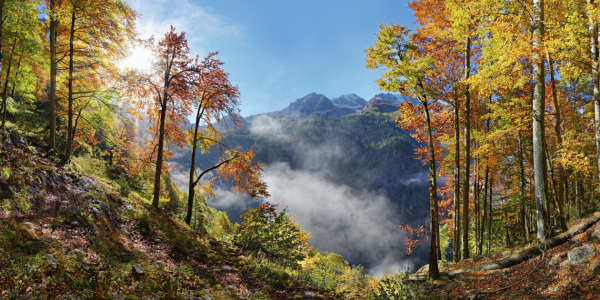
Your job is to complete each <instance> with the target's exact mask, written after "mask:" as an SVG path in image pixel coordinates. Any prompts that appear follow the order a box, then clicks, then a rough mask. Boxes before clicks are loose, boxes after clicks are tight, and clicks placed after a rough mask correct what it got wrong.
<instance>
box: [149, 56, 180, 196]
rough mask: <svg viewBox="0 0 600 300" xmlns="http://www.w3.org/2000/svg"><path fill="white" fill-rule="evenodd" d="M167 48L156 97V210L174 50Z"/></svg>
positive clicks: (154, 193) (154, 192)
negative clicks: (158, 106)
mask: <svg viewBox="0 0 600 300" xmlns="http://www.w3.org/2000/svg"><path fill="white" fill-rule="evenodd" d="M169 48H170V46H169V47H167V53H166V54H165V74H164V80H163V82H164V84H163V88H164V90H163V95H162V98H161V95H160V93H159V94H158V95H156V97H157V98H158V99H157V100H158V102H159V104H160V107H161V109H160V121H159V122H160V124H159V129H158V150H157V154H156V155H157V157H156V171H155V173H154V191H153V198H152V206H154V207H155V208H158V202H159V199H160V179H161V174H162V165H163V152H164V144H165V122H166V118H167V109H168V107H169V106H168V101H169V97H170V96H169V88H170V77H171V67H172V66H173V61H174V60H175V56H176V55H177V53H175V50H174V49H173V53H170V52H169Z"/></svg>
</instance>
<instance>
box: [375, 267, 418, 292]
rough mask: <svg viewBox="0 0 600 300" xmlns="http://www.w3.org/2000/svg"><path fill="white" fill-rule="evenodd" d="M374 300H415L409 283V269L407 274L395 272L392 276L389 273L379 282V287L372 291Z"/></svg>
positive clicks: (379, 279)
mask: <svg viewBox="0 0 600 300" xmlns="http://www.w3.org/2000/svg"><path fill="white" fill-rule="evenodd" d="M371 297H372V299H374V300H389V299H395V300H400V299H403V300H404V299H415V296H414V294H413V292H412V290H411V286H410V282H409V281H408V267H407V270H406V272H397V271H394V273H392V274H391V275H390V274H388V273H387V272H386V273H385V274H384V275H383V276H382V277H381V278H378V280H377V287H375V288H374V289H372V290H371Z"/></svg>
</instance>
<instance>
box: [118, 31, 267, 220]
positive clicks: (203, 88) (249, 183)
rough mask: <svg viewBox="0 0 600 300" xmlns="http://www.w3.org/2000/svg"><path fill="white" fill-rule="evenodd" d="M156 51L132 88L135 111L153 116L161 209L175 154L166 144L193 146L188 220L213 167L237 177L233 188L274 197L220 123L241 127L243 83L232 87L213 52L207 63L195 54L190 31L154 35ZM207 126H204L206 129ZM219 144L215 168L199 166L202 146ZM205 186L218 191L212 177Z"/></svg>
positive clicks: (149, 146)
mask: <svg viewBox="0 0 600 300" xmlns="http://www.w3.org/2000/svg"><path fill="white" fill-rule="evenodd" d="M146 44H147V45H148V47H150V49H151V50H152V51H153V52H154V55H155V66H154V70H151V71H150V72H149V73H139V71H138V73H137V74H135V73H131V74H129V75H128V77H129V78H130V82H129V87H130V88H131V89H130V91H131V92H132V93H133V94H132V95H131V96H132V97H131V103H132V105H133V107H134V108H136V109H135V110H131V112H132V113H133V114H134V116H135V117H136V118H138V119H141V118H143V117H142V115H141V114H140V111H144V112H145V114H146V115H147V116H148V117H149V120H150V127H149V130H150V134H151V135H152V138H151V140H149V141H147V149H149V150H150V153H147V155H146V156H147V158H146V159H147V160H148V161H151V162H154V163H155V164H156V167H155V172H154V173H155V175H154V191H153V199H152V205H153V206H154V207H156V208H158V205H159V199H160V191H161V188H160V185H161V174H162V171H163V168H164V167H165V166H166V161H167V160H168V159H169V157H170V156H171V153H170V152H169V151H168V148H167V147H165V145H173V146H177V147H179V148H181V149H183V148H185V147H186V146H187V145H188V144H191V146H192V163H191V167H190V174H189V179H190V181H189V198H188V212H187V215H186V222H188V223H189V222H190V221H191V213H192V210H193V201H194V194H195V189H196V188H197V187H198V184H199V183H200V180H201V178H202V177H203V176H204V175H205V174H207V173H208V172H210V171H213V170H215V171H217V173H218V174H219V175H220V176H222V177H223V178H224V179H225V180H232V182H233V187H234V188H235V189H238V190H239V191H243V192H247V193H248V194H249V195H251V196H254V197H260V196H266V195H268V193H267V191H266V185H265V184H264V182H262V180H260V172H261V171H262V167H261V166H260V164H252V158H253V156H254V155H253V153H252V152H251V151H248V152H240V151H237V150H236V149H229V148H228V147H226V145H225V143H224V139H223V135H222V132H221V131H220V129H219V128H217V127H216V126H215V125H217V124H221V123H227V122H230V123H231V124H233V126H234V127H235V126H236V124H238V123H239V121H238V118H239V117H238V108H237V104H238V100H237V99H238V97H239V92H238V89H237V87H235V86H233V85H231V83H230V82H229V79H228V75H227V73H225V72H224V71H223V70H222V68H221V66H222V65H223V63H222V62H221V61H219V60H218V59H216V58H215V57H214V56H215V55H216V53H211V54H209V55H208V56H207V57H206V58H205V59H204V60H203V61H202V62H200V61H199V57H198V56H196V57H190V55H189V52H190V49H189V47H188V44H187V39H186V37H185V33H184V32H182V33H176V32H175V28H174V27H173V26H171V30H170V31H169V32H168V33H166V34H165V36H164V37H163V38H162V39H160V40H159V41H158V42H157V41H155V40H154V38H151V39H149V40H148V41H146ZM192 109H195V116H196V117H195V121H196V122H195V124H194V127H193V129H192V130H186V129H185V126H186V124H187V121H186V117H187V116H189V115H192V114H193V113H194V112H193V111H192ZM201 126H202V127H201ZM213 146H216V147H218V148H219V151H221V154H222V155H221V160H220V161H219V162H218V163H217V164H216V165H215V166H213V167H211V168H208V169H206V170H201V171H200V172H199V173H197V170H196V164H195V159H196V153H197V149H198V147H200V148H201V150H202V151H203V152H206V151H208V150H209V149H210V148H211V147H213ZM201 187H202V190H203V191H204V192H207V193H208V194H209V195H211V194H212V190H211V188H210V181H208V182H206V183H205V184H203V185H202V186H201Z"/></svg>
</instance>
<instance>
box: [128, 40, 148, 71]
mask: <svg viewBox="0 0 600 300" xmlns="http://www.w3.org/2000/svg"><path fill="white" fill-rule="evenodd" d="M153 60H154V57H153V55H152V51H150V50H149V49H147V48H145V47H142V46H136V47H134V48H132V49H131V50H129V56H128V57H127V58H125V59H124V60H123V62H122V63H121V66H120V68H121V69H123V70H125V69H134V70H138V71H149V70H150V69H151V68H152V65H153Z"/></svg>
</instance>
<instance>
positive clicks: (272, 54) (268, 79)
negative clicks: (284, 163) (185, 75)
mask: <svg viewBox="0 0 600 300" xmlns="http://www.w3.org/2000/svg"><path fill="white" fill-rule="evenodd" d="M128 3H129V5H130V6H131V7H132V8H133V9H135V10H136V11H138V12H139V13H141V14H142V16H141V18H140V19H139V20H138V31H139V32H140V34H141V37H142V38H147V37H150V36H151V35H154V36H155V37H157V38H158V37H161V36H162V35H163V34H164V33H166V32H167V31H168V30H169V28H170V25H173V26H175V27H176V28H177V31H185V32H186V35H187V38H188V43H189V46H190V48H191V51H192V53H193V54H197V55H200V56H201V57H203V56H205V55H206V54H207V53H208V52H209V51H219V56H218V57H219V58H220V59H221V60H223V61H224V62H225V65H224V69H225V70H226V71H227V72H228V73H229V74H230V80H231V82H232V83H233V84H236V85H238V86H239V88H240V93H241V99H240V100H241V103H242V104H241V107H240V108H241V110H242V115H243V116H249V115H253V114H257V113H264V112H270V111H274V110H279V109H282V108H284V107H286V106H287V105H288V104H289V103H290V102H293V101H294V100H295V99H297V98H300V97H302V96H304V95H306V94H308V93H311V92H317V93H321V94H324V95H325V96H327V97H329V98H334V97H338V96H341V95H344V94H350V93H355V94H357V95H359V96H361V97H363V98H365V99H366V100H369V99H370V98H371V97H372V96H374V95H375V94H377V93H379V92H380V91H379V88H378V86H377V84H376V83H375V82H374V81H375V80H377V79H378V78H379V76H380V74H381V72H379V71H374V70H367V69H366V68H365V66H364V65H365V54H364V50H365V49H366V48H368V47H369V46H370V45H371V44H373V43H374V41H375V33H376V32H377V31H378V24H379V23H383V24H390V23H396V24H400V25H407V26H409V28H414V25H415V24H414V23H413V20H414V19H413V17H412V11H411V10H410V9H409V8H408V1H406V0H396V1H393V0H377V1H374V0H370V1H366V0H364V1H358V0H347V1H341V0H339V1H331V0H321V1H316V0H304V1H299V0H296V1H293V0H278V1H275V0H128ZM137 56H138V57H143V55H142V53H137Z"/></svg>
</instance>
